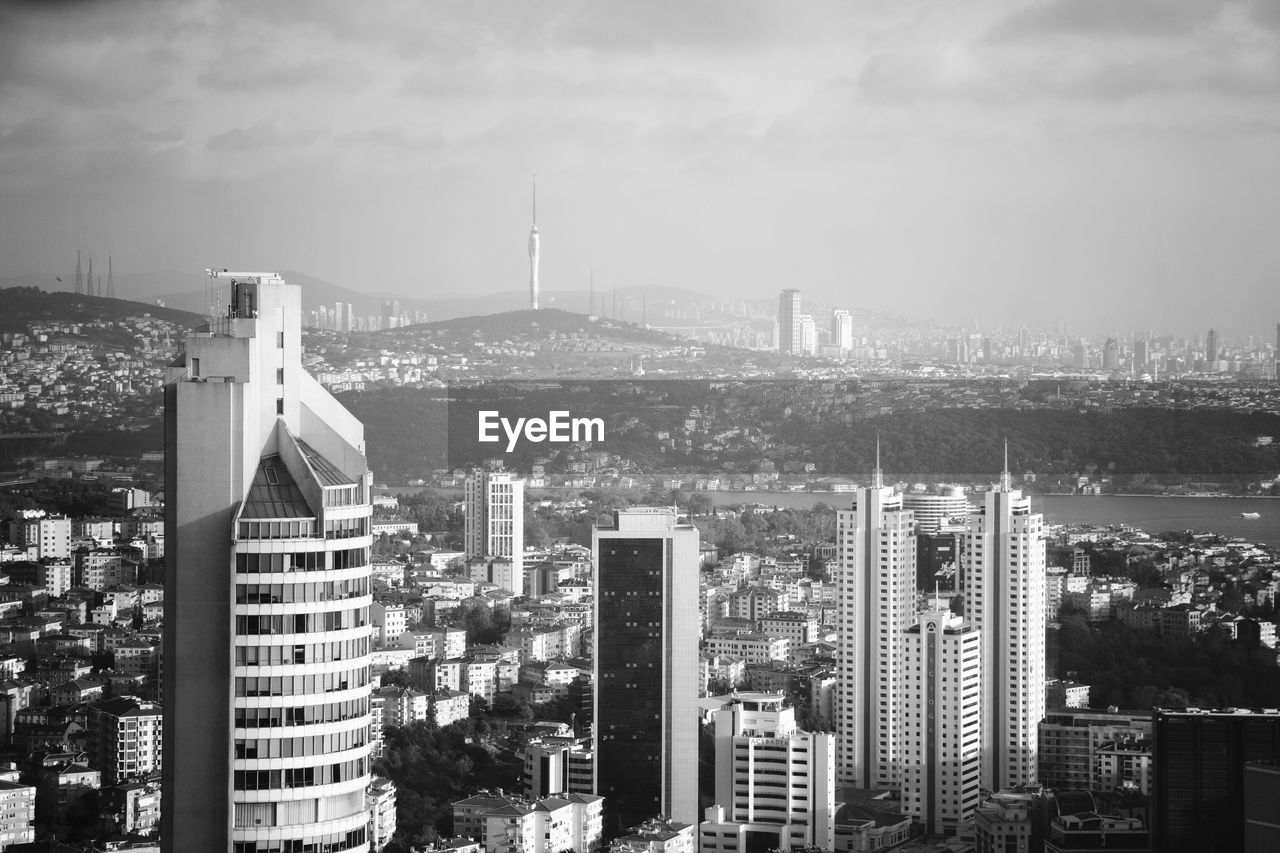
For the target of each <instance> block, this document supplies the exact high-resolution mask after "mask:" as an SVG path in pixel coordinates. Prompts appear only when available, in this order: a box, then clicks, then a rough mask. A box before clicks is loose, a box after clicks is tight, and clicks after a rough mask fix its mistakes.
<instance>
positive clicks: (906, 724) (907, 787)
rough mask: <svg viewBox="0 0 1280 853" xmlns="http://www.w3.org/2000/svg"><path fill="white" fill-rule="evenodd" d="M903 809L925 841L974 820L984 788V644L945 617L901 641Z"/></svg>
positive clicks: (930, 617)
mask: <svg viewBox="0 0 1280 853" xmlns="http://www.w3.org/2000/svg"><path fill="white" fill-rule="evenodd" d="M902 645H903V654H902V662H903V677H902V684H901V696H902V706H901V707H902V710H901V714H902V729H901V738H902V741H901V742H902V808H903V811H905V812H906V813H907V814H909V815H911V816H912V817H913V818H915V819H916V820H917V821H919V822H920V823H921V824H923V826H924V830H925V834H927V835H950V834H952V833H954V832H955V831H956V829H957V828H958V827H959V826H960V825H961V824H962V823H964V822H966V821H968V820H969V819H970V818H972V817H973V812H974V809H976V808H977V807H978V802H979V800H980V794H979V788H980V787H981V783H982V755H981V751H980V750H981V746H982V661H981V656H982V643H981V637H979V635H978V632H977V631H976V630H974V629H973V627H972V626H971V625H966V624H965V622H964V620H963V619H961V618H960V617H958V616H954V615H952V614H951V613H950V612H948V611H940V610H929V611H926V612H924V613H922V614H921V615H920V622H919V623H918V624H916V625H913V626H912V627H911V628H908V629H907V630H906V632H905V633H904V635H903V644H902Z"/></svg>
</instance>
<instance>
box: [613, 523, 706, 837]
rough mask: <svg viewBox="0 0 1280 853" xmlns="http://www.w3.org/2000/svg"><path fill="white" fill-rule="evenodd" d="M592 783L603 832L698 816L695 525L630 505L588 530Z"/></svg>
mask: <svg viewBox="0 0 1280 853" xmlns="http://www.w3.org/2000/svg"><path fill="white" fill-rule="evenodd" d="M591 547H592V552H593V553H594V555H595V562H596V585H595V631H594V655H593V657H594V660H595V666H596V678H595V708H594V711H593V713H592V716H593V719H594V723H595V728H594V732H595V738H596V744H595V771H594V773H595V784H596V791H595V792H596V793H597V794H599V795H600V796H603V797H604V798H605V803H606V806H605V810H606V825H605V834H606V835H607V836H614V835H617V834H619V833H620V832H622V831H624V830H625V829H626V828H627V827H631V826H635V825H636V824H639V823H641V822H642V821H645V820H648V819H649V818H652V817H654V816H655V815H658V814H661V815H665V816H667V817H668V818H670V819H673V820H676V821H679V822H681V823H686V824H694V823H697V820H698V763H697V761H696V760H694V759H695V757H696V756H697V754H698V720H697V717H698V713H697V704H698V626H699V617H698V550H699V548H698V530H697V528H695V527H694V526H693V525H691V524H689V523H687V522H686V521H683V520H681V519H680V518H679V517H678V516H677V514H676V511H675V509H674V508H669V507H631V508H629V509H625V510H619V511H618V512H616V513H614V525H613V527H612V528H609V527H596V528H595V529H594V530H593V532H592V535H591Z"/></svg>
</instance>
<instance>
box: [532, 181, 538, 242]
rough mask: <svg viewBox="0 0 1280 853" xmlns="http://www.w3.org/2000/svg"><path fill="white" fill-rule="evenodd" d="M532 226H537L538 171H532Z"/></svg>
mask: <svg viewBox="0 0 1280 853" xmlns="http://www.w3.org/2000/svg"><path fill="white" fill-rule="evenodd" d="M533 227H534V228H537V227H538V173H537V172H534V173H533Z"/></svg>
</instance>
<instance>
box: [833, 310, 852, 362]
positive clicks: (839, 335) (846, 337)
mask: <svg viewBox="0 0 1280 853" xmlns="http://www.w3.org/2000/svg"><path fill="white" fill-rule="evenodd" d="M831 343H832V344H834V345H835V346H838V347H840V349H842V350H844V351H845V352H846V353H847V352H848V351H849V350H851V349H853V317H852V315H850V314H849V312H848V311H846V310H845V309H843V308H837V309H836V311H835V313H833V314H832V315H831Z"/></svg>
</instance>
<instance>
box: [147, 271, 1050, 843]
mask: <svg viewBox="0 0 1280 853" xmlns="http://www.w3.org/2000/svg"><path fill="white" fill-rule="evenodd" d="M210 275H211V277H212V278H214V279H215V283H217V284H219V285H220V286H221V285H229V286H230V304H229V306H228V308H227V311H226V314H225V316H222V317H215V318H212V319H211V321H210V323H209V326H208V327H207V328H206V329H203V330H200V331H197V332H194V333H192V334H191V335H190V336H189V337H188V340H187V346H186V351H185V352H184V353H183V355H182V356H180V357H179V359H178V360H177V361H175V362H174V363H173V364H172V365H171V366H170V375H169V382H168V384H167V386H166V389H165V411H166V418H165V467H166V474H165V497H166V510H167V511H166V521H165V535H166V539H167V541H168V542H169V543H170V545H169V548H168V562H167V565H166V573H165V593H166V601H165V622H164V625H165V637H164V649H165V657H164V671H163V687H162V689H163V696H164V709H165V725H164V740H165V742H164V752H165V754H166V755H167V756H168V757H169V759H171V760H166V761H165V765H164V798H165V809H164V815H163V820H164V825H163V826H162V838H163V839H164V847H165V849H166V850H172V851H184V853H199V851H228V850H230V851H233V853H271V851H281V850H325V851H333V852H334V853H336V851H352V853H363V851H368V850H370V849H371V847H372V846H373V845H374V844H375V843H376V842H375V840H374V838H373V837H371V810H370V807H369V805H368V804H367V802H366V789H367V788H368V787H369V784H370V781H371V773H370V748H371V747H370V745H371V741H370V725H371V723H372V717H371V714H370V704H369V703H370V691H371V684H370V662H371V657H370V656H371V631H370V627H369V624H370V623H369V608H370V605H371V604H372V598H371V589H370V571H371V569H370V566H371V562H370V558H371V549H372V544H373V542H372V535H371V529H370V519H371V515H372V507H371V497H370V490H371V488H372V475H371V473H370V471H369V466H368V462H367V459H366V455H365V442H364V428H363V426H362V425H361V424H360V422H359V421H357V420H356V419H355V418H354V417H353V416H352V415H351V414H350V413H349V412H347V411H346V410H345V409H344V408H343V407H342V406H341V405H340V404H339V403H338V402H337V401H336V400H334V398H333V397H331V396H330V395H329V393H328V392H327V391H326V390H325V389H324V388H322V387H321V386H320V385H319V383H317V382H316V381H315V380H314V379H313V378H312V377H311V376H310V375H308V374H307V373H306V371H304V370H303V369H302V343H301V294H300V288H299V287H298V286H297V285H289V284H287V283H286V282H285V281H283V280H282V279H281V278H279V277H278V276H276V275H275V274H272V273H233V272H226V271H223V272H216V271H211V272H210ZM484 487H485V489H486V491H487V493H486V494H479V493H477V494H474V495H468V498H469V501H470V500H474V502H476V503H483V504H490V505H491V506H493V507H495V508H496V509H495V511H494V512H492V513H490V514H489V515H486V516H485V518H484V523H483V524H479V525H472V526H469V529H468V531H467V537H468V551H471V550H473V549H474V550H476V551H477V552H478V553H485V554H493V555H499V556H507V555H509V556H508V557H507V560H508V561H507V562H503V560H501V559H498V560H495V561H493V562H494V565H492V566H488V567H486V568H487V569H488V570H489V571H493V572H495V573H498V572H499V571H506V572H508V573H509V576H506V577H504V580H506V581H507V582H508V584H509V585H510V586H511V587H512V588H514V589H516V590H520V589H521V588H522V587H523V585H524V584H523V582H522V580H523V579H522V578H521V577H520V576H521V575H522V571H521V570H522V568H523V567H522V566H521V565H520V555H521V552H522V551H523V548H522V547H521V536H520V534H521V530H520V527H521V526H522V525H521V523H520V512H519V508H520V507H519V504H520V503H521V496H520V495H519V492H518V489H517V488H516V486H515V485H514V484H512V483H509V482H507V481H506V480H504V479H502V478H501V477H498V478H494V479H493V480H492V481H491V482H486V483H484ZM837 525H838V526H837V537H838V549H839V563H838V566H839V567H838V570H837V574H838V593H839V603H838V605H839V614H840V625H839V628H840V631H839V634H840V641H839V654H838V667H839V672H838V676H839V679H838V680H839V688H838V689H839V693H838V703H837V725H836V744H837V758H836V774H837V778H838V780H839V781H840V782H844V783H847V784H851V785H854V786H856V787H863V788H892V789H896V790H900V791H901V792H902V804H903V809H904V810H905V811H906V812H907V813H909V814H911V815H913V816H914V817H916V818H917V819H919V820H920V821H921V822H922V823H924V824H925V826H926V828H927V829H928V831H930V832H944V831H948V830H950V829H953V828H954V827H955V825H956V824H957V823H958V822H959V821H960V820H962V819H964V818H966V817H968V816H969V815H971V814H972V812H973V810H974V809H975V808H976V806H977V805H978V802H979V796H980V795H979V792H980V790H984V789H985V790H989V791H995V790H999V789H1001V788H1006V787H1010V786H1012V785H1016V784H1019V783H1025V782H1032V781H1034V780H1035V777H1036V749H1035V744H1036V727H1037V724H1038V723H1039V721H1040V719H1041V718H1042V717H1043V716H1044V706H1045V694H1044V677H1045V672H1044V670H1045V661H1044V638H1045V602H1044V596H1045V590H1044V569H1045V567H1044V544H1043V540H1042V537H1041V526H1042V521H1041V518H1040V516H1038V515H1035V514H1032V513H1031V511H1030V503H1029V500H1028V499H1027V498H1025V497H1023V496H1022V495H1021V494H1020V493H1019V492H1017V491H1015V490H1013V489H1012V488H1011V486H1010V483H1009V476H1008V474H1007V473H1006V474H1005V475H1004V476H1003V477H1002V480H1001V483H1000V485H999V486H997V487H995V488H993V489H992V490H991V491H989V492H987V493H986V495H985V496H984V498H983V503H982V505H981V506H980V507H979V508H977V510H976V511H973V512H971V514H970V515H969V522H968V532H967V535H966V536H965V538H964V547H963V553H962V555H961V559H960V560H959V561H958V562H959V563H960V568H961V584H962V588H963V592H964V614H965V615H964V618H963V620H961V619H959V618H957V617H955V616H953V615H951V613H950V612H948V610H947V609H945V606H944V607H941V608H940V607H938V606H937V605H936V604H935V606H932V607H926V608H924V610H923V612H922V611H921V610H920V609H919V608H918V607H917V604H916V601H917V597H916V550H915V541H916V539H915V535H914V534H915V523H914V520H913V515H912V513H911V511H909V510H904V508H903V497H902V495H900V494H898V493H897V492H895V491H894V490H893V489H892V488H890V487H886V486H884V484H883V482H882V477H881V474H880V471H879V469H877V470H876V472H875V476H874V479H873V482H872V484H871V486H870V487H866V488H861V489H859V490H857V492H856V494H855V498H854V501H853V505H852V507H851V508H850V509H848V510H845V511H841V512H840V513H839V517H838V522H837ZM593 539H594V541H593V546H594V549H593V550H594V551H595V557H596V590H595V594H596V602H595V610H596V630H595V632H594V636H595V649H594V656H595V666H596V688H595V715H594V719H595V735H596V744H595V747H596V748H595V762H596V768H595V770H596V775H595V780H596V787H597V793H599V794H601V795H604V796H605V797H606V801H607V805H610V806H611V810H612V811H614V812H615V814H616V818H615V820H616V823H617V826H615V827H613V828H615V829H616V828H626V827H627V826H630V825H633V823H635V822H639V821H640V820H644V819H646V818H648V817H652V816H653V815H654V814H655V813H658V812H661V813H663V814H666V815H668V816H671V817H673V818H675V819H676V820H680V821H684V822H688V823H692V822H696V821H697V820H698V818H699V814H698V789H697V766H698V753H697V750H698V729H697V725H698V723H697V714H698V709H697V699H698V695H697V683H698V667H699V659H698V633H699V621H700V620H699V607H698V550H699V549H698V532H697V530H696V529H695V528H693V527H692V526H691V525H689V524H687V523H686V522H684V521H683V520H681V519H679V518H678V517H677V516H676V515H675V514H674V512H672V511H671V510H669V509H666V508H633V509H632V510H624V511H621V512H619V513H617V514H616V516H615V519H614V524H613V525H612V526H608V525H604V526H600V527H598V528H597V529H596V531H595V533H594V536H593ZM472 540H475V541H472ZM495 542H496V543H498V544H497V545H495V544H494V543H495ZM512 558H514V559H512Z"/></svg>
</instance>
